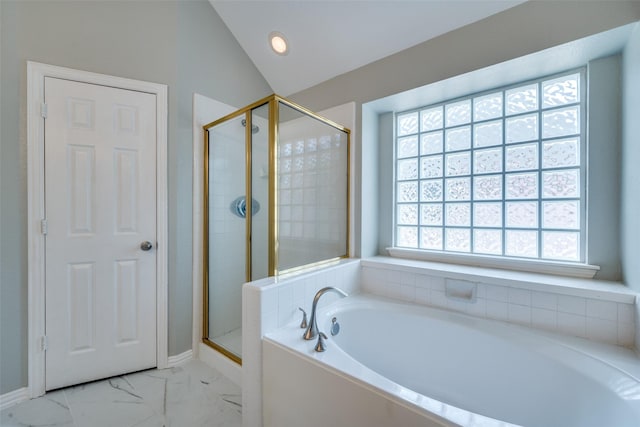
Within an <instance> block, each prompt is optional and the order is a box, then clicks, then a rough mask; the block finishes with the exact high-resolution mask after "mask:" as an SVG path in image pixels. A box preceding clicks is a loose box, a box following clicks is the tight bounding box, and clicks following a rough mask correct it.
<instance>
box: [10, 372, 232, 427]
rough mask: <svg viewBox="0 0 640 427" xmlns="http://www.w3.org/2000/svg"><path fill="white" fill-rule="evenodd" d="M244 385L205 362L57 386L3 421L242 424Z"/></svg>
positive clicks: (93, 425) (78, 425) (172, 426)
mask: <svg viewBox="0 0 640 427" xmlns="http://www.w3.org/2000/svg"><path fill="white" fill-rule="evenodd" d="M241 425H242V395H241V391H240V388H239V387H238V386H237V385H236V384H234V383H233V382H231V381H230V380H229V379H227V378H226V377H224V376H223V375H222V374H220V373H218V372H217V371H216V370H214V369H212V368H210V367H209V366H207V365H206V364H204V363H203V362H200V361H198V360H192V361H189V362H187V363H184V364H182V365H180V366H177V367H173V368H169V369H163V370H157V369H153V370H148V371H142V372H137V373H133V374H128V375H122V376H119V377H114V378H110V379H106V380H102V381H96V382H92V383H87V384H81V385H78V386H73V387H69V388H65V389H60V390H55V391H52V392H49V393H47V394H46V395H44V396H42V397H39V398H37V399H33V400H29V401H26V402H23V403H20V404H18V405H15V406H12V407H10V408H7V409H5V410H3V411H2V412H0V426H2V427H18V426H20V427H22V426H33V427H35V426H43V427H44V426H47V427H163V426H164V427H200V426H207V427H240V426H241Z"/></svg>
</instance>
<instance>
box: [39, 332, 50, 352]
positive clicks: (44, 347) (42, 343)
mask: <svg viewBox="0 0 640 427" xmlns="http://www.w3.org/2000/svg"><path fill="white" fill-rule="evenodd" d="M40 348H41V349H42V351H47V350H49V339H48V338H47V336H46V335H45V336H43V337H42V340H41V341H40Z"/></svg>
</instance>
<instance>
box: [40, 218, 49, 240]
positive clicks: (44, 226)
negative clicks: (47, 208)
mask: <svg viewBox="0 0 640 427" xmlns="http://www.w3.org/2000/svg"><path fill="white" fill-rule="evenodd" d="M40 232H41V233H42V234H44V235H45V236H46V235H47V233H48V232H49V224H48V223H47V220H46V219H42V220H40Z"/></svg>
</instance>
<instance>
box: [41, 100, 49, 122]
mask: <svg viewBox="0 0 640 427" xmlns="http://www.w3.org/2000/svg"><path fill="white" fill-rule="evenodd" d="M40 115H41V116H42V118H44V119H46V118H47V115H48V108H47V103H46V102H43V103H41V104H40Z"/></svg>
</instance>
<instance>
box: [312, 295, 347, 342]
mask: <svg viewBox="0 0 640 427" xmlns="http://www.w3.org/2000/svg"><path fill="white" fill-rule="evenodd" d="M328 292H335V293H337V294H338V295H341V296H342V297H348V296H349V294H347V293H346V292H345V291H343V290H341V289H338V288H334V287H333V286H327V287H326V288H322V289H320V290H319V291H318V292H317V293H316V296H315V297H313V305H312V306H311V317H310V318H309V324H308V326H307V330H306V331H305V332H304V335H302V338H304V339H305V340H312V339H314V338H315V337H316V336H318V324H317V322H316V308H317V306H318V301H319V300H320V297H321V296H322V295H324V294H326V293H328ZM325 337H326V335H325Z"/></svg>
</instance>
